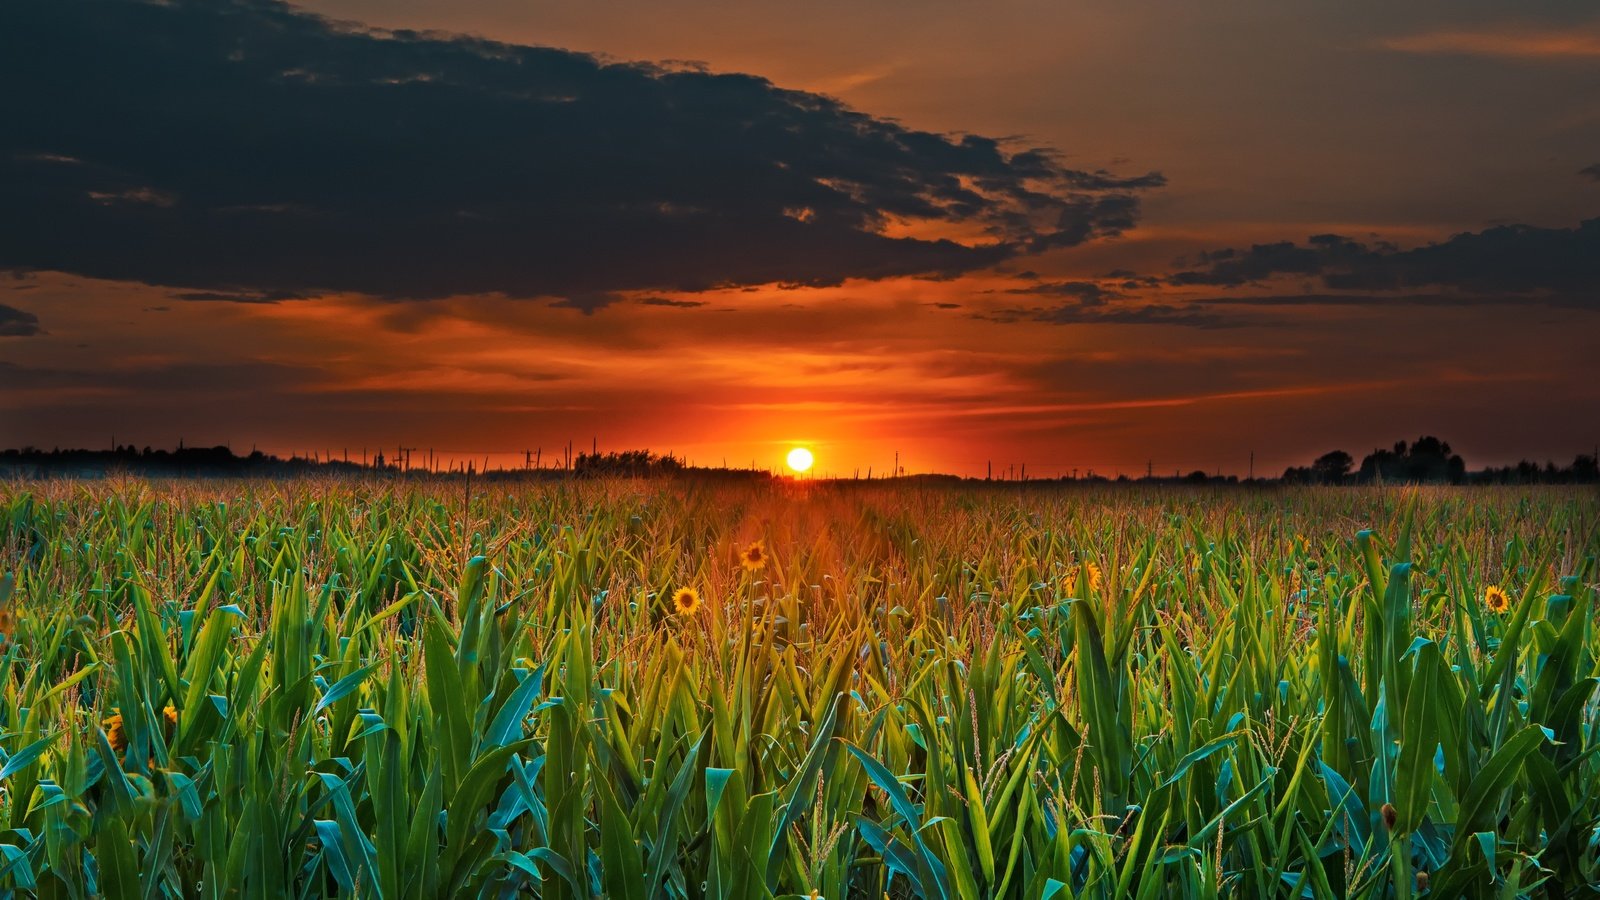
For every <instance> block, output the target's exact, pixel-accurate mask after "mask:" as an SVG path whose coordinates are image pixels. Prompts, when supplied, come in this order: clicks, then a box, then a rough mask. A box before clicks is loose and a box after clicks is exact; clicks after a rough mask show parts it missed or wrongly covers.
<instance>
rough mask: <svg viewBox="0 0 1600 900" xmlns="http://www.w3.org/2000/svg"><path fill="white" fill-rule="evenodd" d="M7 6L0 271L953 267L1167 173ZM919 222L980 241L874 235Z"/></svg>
mask: <svg viewBox="0 0 1600 900" xmlns="http://www.w3.org/2000/svg"><path fill="white" fill-rule="evenodd" d="M5 19H6V24H5V27H4V28H0V78H3V80H4V83H6V84H8V85H13V86H16V87H17V89H15V90H7V91H4V92H0V117H3V119H4V121H6V122H8V123H10V127H8V128H6V129H5V130H4V131H3V132H0V204H3V205H4V207H5V208H6V210H7V214H6V215H5V216H4V217H3V219H0V268H13V269H40V270H60V271H64V272H70V273H75V274H79V275H86V276H91V277H96V278H107V279H118V280H133V281H141V282H146V283H151V284H159V285H166V286H172V287H177V288H183V289H186V293H187V297H186V298H185V299H195V300H233V301H240V300H242V301H245V302H271V300H272V299H275V298H288V297H295V296H303V295H305V294H307V293H316V292H328V291H351V292H360V293H366V294H372V295H378V296H383V297H388V298H421V297H440V296H446V295H451V294H461V293H494V292H499V293H504V294H507V295H512V296H518V297H537V296H546V297H565V298H567V300H566V301H565V304H566V305H569V306H572V307H575V308H578V309H582V310H584V311H586V312H592V311H593V310H594V309H598V308H599V307H600V306H603V305H605V304H606V302H609V301H606V300H604V299H603V298H607V297H609V296H610V295H612V294H613V293H615V292H618V291H629V290H649V289H675V290H699V289H705V288H709V287H714V286H722V285H735V284H761V283H768V282H788V283H793V284H801V285H817V284H831V283H837V282H839V281H841V280H843V279H846V278H884V277H891V276H898V275H923V276H951V275H955V274H958V273H960V272H965V271H970V270H973V269H976V268H982V267H986V266H990V265H994V264H996V263H998V262H1001V261H1003V260H1006V259H1008V258H1012V257H1016V256H1019V255H1022V254H1026V253H1030V252H1038V251H1042V250H1047V249H1050V248H1054V247H1062V246H1070V245H1073V244H1078V243H1082V242H1084V241H1088V240H1091V239H1094V238H1096V237H1100V236H1105V235H1112V234H1116V233H1117V232H1119V231H1121V230H1123V229H1126V228H1128V227H1130V226H1131V225H1133V224H1134V222H1135V219H1136V217H1137V215H1138V209H1139V203H1138V196H1139V194H1140V193H1141V192H1142V191H1145V190H1147V189H1149V188H1153V187H1156V186H1159V185H1160V184H1162V178H1161V176H1159V175H1155V174H1151V175H1144V176H1139V177H1133V178H1122V177H1118V176H1116V175H1113V174H1110V173H1107V172H1104V171H1078V170H1073V169H1069V168H1067V167H1065V166H1064V165H1063V164H1062V163H1061V162H1060V159H1059V157H1058V156H1056V155H1055V154H1053V153H1051V152H1049V151H1046V150H1041V149H1015V148H1011V147H1010V145H1008V144H1006V143H1003V142H1002V141H999V140H995V139H990V138H984V137H979V136H972V135H965V136H960V137H954V136H949V135H942V134H933V133H929V132H923V131H916V130H912V129H908V128H905V127H903V126H901V125H898V124H896V123H894V122H891V121H887V120H884V119H879V118H874V117H872V116H869V115H866V114H863V113H860V112H856V111H854V110H851V109H850V108H848V107H846V106H843V105H842V104H840V103H839V102H837V101H835V100H833V99H830V98H827V97H823V96H820V95H816V94H809V93H803V92H796V91H786V90H782V89H779V88H777V87H775V86H774V85H772V84H771V83H769V82H767V81H765V80H763V79H760V78H756V77H752V76H748V75H737V74H730V75H715V74H711V73H708V72H705V71H701V70H695V69H685V68H681V67H680V68H670V67H667V66H656V65H645V64H615V63H607V62H602V61H600V60H598V59H596V58H594V57H591V56H587V55H583V54H579V53H573V52H568V51H564V50H558V49H550V48H539V47H523V46H513V45H507V44H501V43H494V42H490V41H485V40H479V39H473V38H467V37H459V36H450V35H439V34H431V33H429V34H423V33H415V32H408V31H402V32H382V33H380V32H376V31H372V30H368V29H363V28H360V27H356V26H352V25H347V24H335V23H332V22H329V21H327V20H324V19H321V18H317V17H314V16H311V15H308V14H305V13H301V12H299V11H296V10H294V9H293V8H291V7H289V6H287V5H285V4H282V3H278V2H272V0H205V2H200V0H170V2H165V3H154V2H152V3H144V2H131V0H81V2H59V0H12V2H10V3H8V4H7V9H6V14H5ZM918 221H921V222H928V221H931V222H934V223H938V224H941V225H950V226H959V227H960V228H962V229H963V230H965V231H969V232H970V231H973V230H976V231H978V232H981V233H984V234H986V235H987V236H988V238H987V241H986V242H985V243H984V244H983V245H981V246H966V245H963V244H960V243H956V242H954V241H950V240H942V239H914V238H909V237H895V236H892V235H893V227H894V226H895V224H896V223H900V222H918ZM597 298H600V299H599V302H597Z"/></svg>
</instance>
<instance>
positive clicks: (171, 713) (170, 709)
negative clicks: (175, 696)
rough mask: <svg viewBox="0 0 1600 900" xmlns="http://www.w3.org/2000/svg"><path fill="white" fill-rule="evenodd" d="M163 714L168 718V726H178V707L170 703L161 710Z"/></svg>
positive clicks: (163, 716)
mask: <svg viewBox="0 0 1600 900" xmlns="http://www.w3.org/2000/svg"><path fill="white" fill-rule="evenodd" d="M161 716H162V718H164V719H166V720H167V727H168V728H176V727H178V708H177V707H176V706H173V705H172V704H171V703H168V704H167V708H166V709H163V710H162V711H161Z"/></svg>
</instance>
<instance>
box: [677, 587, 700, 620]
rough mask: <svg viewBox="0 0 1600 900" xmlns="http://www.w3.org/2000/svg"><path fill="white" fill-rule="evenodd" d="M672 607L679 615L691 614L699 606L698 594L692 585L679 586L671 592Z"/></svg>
mask: <svg viewBox="0 0 1600 900" xmlns="http://www.w3.org/2000/svg"><path fill="white" fill-rule="evenodd" d="M672 608H673V609H675V610H677V611H678V613H679V614H680V615H685V616H688V615H693V614H694V612H695V610H698V609H699V608H700V594H699V593H697V592H696V591H695V589H694V588H692V587H681V588H678V589H677V590H676V591H673V592H672Z"/></svg>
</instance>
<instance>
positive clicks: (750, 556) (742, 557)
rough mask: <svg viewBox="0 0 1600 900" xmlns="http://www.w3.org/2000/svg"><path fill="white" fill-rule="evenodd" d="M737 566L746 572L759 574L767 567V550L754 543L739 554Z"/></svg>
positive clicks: (757, 542) (758, 543)
mask: <svg viewBox="0 0 1600 900" xmlns="http://www.w3.org/2000/svg"><path fill="white" fill-rule="evenodd" d="M739 564H740V565H742V566H744V570H745V571H746V572H759V571H761V570H762V569H765V568H766V567H767V548H766V547H763V546H762V545H761V542H760V541H756V542H755V543H753V544H751V545H750V546H748V547H746V548H744V552H743V553H740V554H739Z"/></svg>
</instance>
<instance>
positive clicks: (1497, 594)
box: [1483, 584, 1511, 613]
mask: <svg viewBox="0 0 1600 900" xmlns="http://www.w3.org/2000/svg"><path fill="white" fill-rule="evenodd" d="M1483 605H1484V606H1487V607H1489V611H1490V612H1497V613H1503V612H1505V611H1506V610H1508V609H1510V608H1511V598H1510V597H1508V596H1506V592H1505V591H1503V590H1501V589H1500V588H1499V587H1497V586H1495V585H1492V584H1491V585H1489V587H1488V589H1486V590H1485V591H1484V592H1483Z"/></svg>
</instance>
